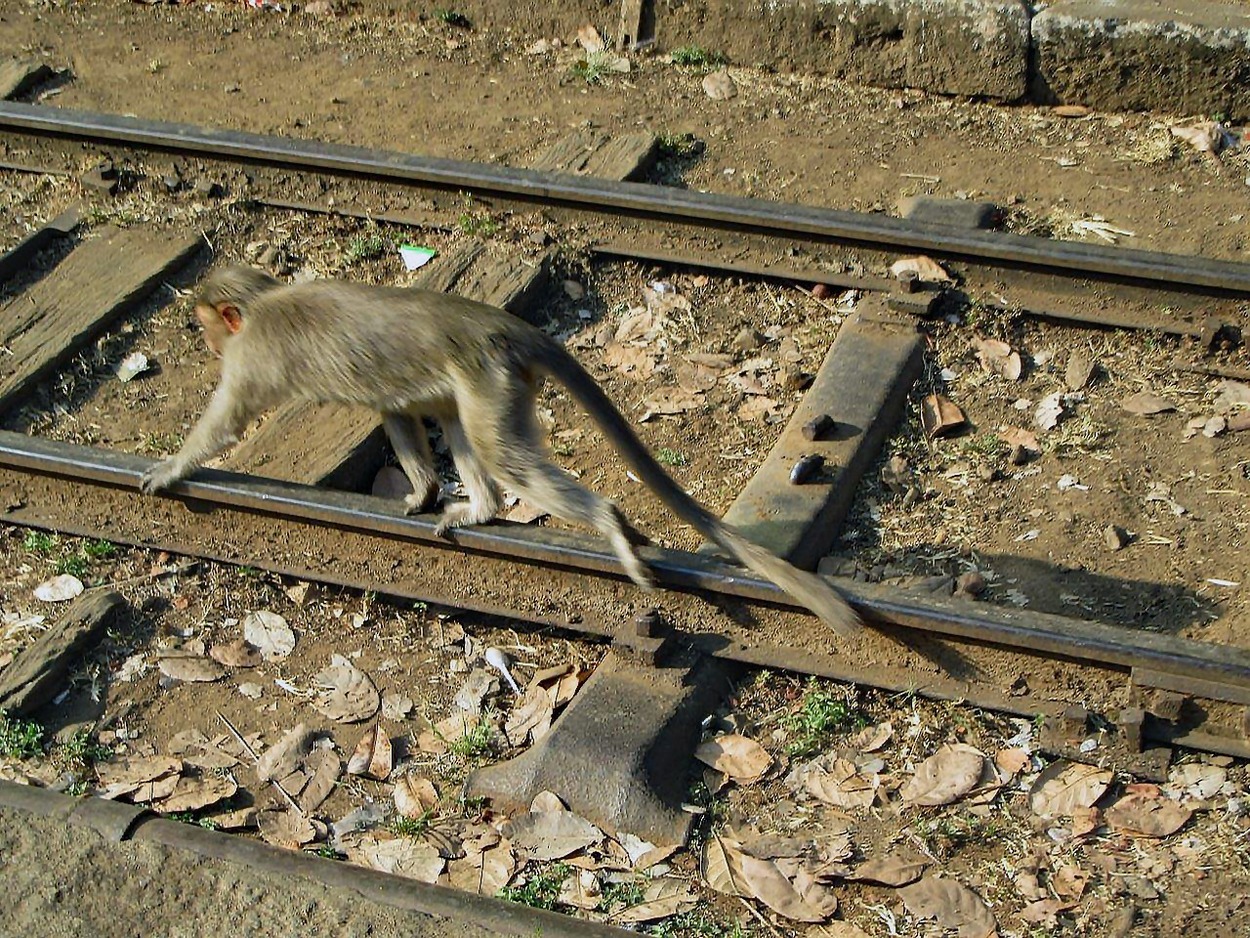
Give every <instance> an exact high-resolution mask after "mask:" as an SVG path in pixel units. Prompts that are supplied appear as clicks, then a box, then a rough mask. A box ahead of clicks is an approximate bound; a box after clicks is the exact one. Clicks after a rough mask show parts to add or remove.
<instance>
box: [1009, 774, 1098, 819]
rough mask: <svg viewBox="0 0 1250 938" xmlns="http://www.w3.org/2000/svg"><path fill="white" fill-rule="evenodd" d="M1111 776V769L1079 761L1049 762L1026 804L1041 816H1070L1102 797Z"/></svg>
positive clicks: (1039, 776) (1035, 783) (1030, 792)
mask: <svg viewBox="0 0 1250 938" xmlns="http://www.w3.org/2000/svg"><path fill="white" fill-rule="evenodd" d="M1111 779H1112V773H1111V770H1110V769H1100V768H1097V767H1095V766H1092V765H1085V764H1084V763H1082V762H1064V761H1062V760H1060V761H1058V762H1052V763H1051V764H1050V765H1048V766H1047V767H1046V768H1045V769H1043V770H1042V772H1041V774H1040V775H1038V776H1037V780H1036V781H1035V782H1034V783H1033V788H1032V789H1031V790H1030V791H1029V804H1030V805H1031V806H1032V808H1033V813H1035V814H1037V815H1039V816H1040V817H1044V818H1050V817H1070V816H1071V815H1072V814H1073V812H1075V811H1077V810H1079V809H1083V808H1089V807H1091V806H1092V805H1093V804H1094V802H1095V801H1097V800H1098V799H1099V798H1101V797H1102V795H1103V792H1105V791H1106V790H1107V786H1108V785H1110V784H1111Z"/></svg>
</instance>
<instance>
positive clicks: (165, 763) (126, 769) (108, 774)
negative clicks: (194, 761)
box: [95, 756, 182, 799]
mask: <svg viewBox="0 0 1250 938" xmlns="http://www.w3.org/2000/svg"><path fill="white" fill-rule="evenodd" d="M95 771H96V777H97V778H98V779H99V780H100V791H98V792H97V795H98V796H99V797H101V798H108V799H112V798H118V797H120V796H122V795H127V794H130V793H131V792H133V791H134V790H135V789H137V788H139V786H141V785H145V784H150V783H152V782H155V781H157V780H158V779H163V778H169V777H173V778H174V779H175V780H176V779H177V777H178V775H179V774H180V773H181V772H182V760H181V759H176V758H174V757H172V756H134V757H132V758H129V759H116V760H111V761H108V762H97V763H96V766H95Z"/></svg>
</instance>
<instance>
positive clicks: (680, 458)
mask: <svg viewBox="0 0 1250 938" xmlns="http://www.w3.org/2000/svg"><path fill="white" fill-rule="evenodd" d="M655 458H656V461H657V462H659V463H660V464H661V465H664V466H685V465H687V464H688V463H689V462H690V460H688V459H687V458H686V457H685V455H684V454H682V453H679V452H677V450H674V449H669V448H668V447H667V446H661V447H660V448H659V450H657V451H656V454H655Z"/></svg>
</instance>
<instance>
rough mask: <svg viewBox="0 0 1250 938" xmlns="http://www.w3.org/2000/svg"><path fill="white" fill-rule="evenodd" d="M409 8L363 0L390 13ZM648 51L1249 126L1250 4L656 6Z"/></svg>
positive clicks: (483, 0)
mask: <svg viewBox="0 0 1250 938" xmlns="http://www.w3.org/2000/svg"><path fill="white" fill-rule="evenodd" d="M400 2H403V0H364V4H363V5H364V6H366V7H370V6H386V5H390V6H392V7H393V6H394V5H395V4H396V3H400ZM650 3H651V10H652V11H653V18H654V22H655V31H656V36H655V39H656V46H657V48H658V49H659V50H661V51H665V50H669V49H673V48H676V47H678V46H682V45H686V44H690V43H693V44H697V45H701V46H703V47H705V48H707V49H711V50H716V51H719V52H722V53H724V54H726V55H728V56H729V58H730V61H731V62H734V63H737V64H742V65H763V66H767V67H771V68H777V69H804V70H811V71H816V72H821V73H825V74H831V75H834V76H837V77H839V78H844V79H846V80H848V81H851V82H855V83H860V84H867V85H875V86H880V87H890V88H895V87H911V88H920V89H924V90H926V91H932V92H936V93H939V94H952V95H960V96H969V97H983V98H989V99H993V100H1001V101H1034V102H1036V103H1042V104H1061V103H1062V104H1085V105H1089V106H1091V107H1095V108H1099V109H1103V110H1155V111H1163V112H1170V113H1173V114H1182V115H1191V114H1197V115H1205V116H1209V117H1219V118H1222V119H1225V120H1231V121H1245V120H1250V0H1225V2H1218V0H1058V2H1056V3H1053V4H1049V5H1048V4H1046V3H1044V2H1040V0H1031V2H1030V0H650ZM455 7H456V9H457V10H458V11H460V12H463V13H465V14H466V15H468V16H469V18H470V19H471V20H472V21H473V22H474V23H475V24H476V25H480V26H486V27H489V28H494V29H508V30H512V31H514V32H517V33H518V34H519V35H521V36H529V37H534V36H562V37H571V36H572V35H573V34H574V33H575V31H576V30H577V28H578V27H579V26H581V25H582V24H584V23H587V22H590V23H594V24H595V26H596V27H597V28H598V29H599V30H600V32H601V33H603V34H604V35H605V36H611V35H613V34H614V33H615V32H616V31H617V29H618V26H619V23H620V10H621V2H620V0H564V2H559V3H550V2H547V3H543V2H540V0H458V2H457V3H456V4H455Z"/></svg>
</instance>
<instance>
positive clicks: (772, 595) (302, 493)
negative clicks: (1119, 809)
mask: <svg viewBox="0 0 1250 938" xmlns="http://www.w3.org/2000/svg"><path fill="white" fill-rule="evenodd" d="M152 464H153V463H152V461H151V460H149V459H146V458H144V457H141V456H134V455H131V454H126V453H119V452H114V451H111V450H105V449H100V448H94V447H86V446H79V445H76V444H71V443H63V442H58V441H51V440H45V439H40V438H37V437H28V436H25V435H23V434H19V433H14V432H11V431H0V467H3V468H7V469H14V470H19V471H22V472H26V473H31V474H37V475H47V476H56V477H61V478H66V479H72V480H74V481H76V482H81V483H90V484H93V485H103V486H109V487H114V488H122V489H130V490H137V488H138V482H139V478H140V476H141V474H142V473H143V472H144V471H145V470H146V469H147V468H148V467H149V466H151V465H152ZM173 494H174V495H176V496H177V497H179V498H183V499H186V500H190V501H192V502H199V503H203V504H207V505H220V506H223V507H229V508H233V509H239V510H243V511H246V512H251V513H258V514H265V515H270V516H276V517H280V518H286V519H293V520H295V521H299V522H302V523H309V524H317V525H328V526H332V527H335V528H339V529H342V530H350V531H353V532H357V533H362V534H366V535H375V536H379V537H388V538H397V539H402V540H408V541H413V542H421V543H422V544H423V545H426V546H436V547H442V548H444V549H447V550H449V551H457V550H459V551H465V550H468V551H473V552H476V553H482V554H489V555H491V556H494V557H498V558H504V559H506V560H509V561H518V562H520V561H527V562H531V563H541V564H544V565H558V566H560V567H564V568H568V569H573V570H577V571H580V572H583V573H589V574H592V575H594V576H599V577H602V576H609V577H614V578H622V579H623V574H622V572H621V570H620V566H619V564H618V562H617V560H616V557H615V556H614V555H613V554H612V553H611V552H610V551H609V550H607V549H605V546H604V544H603V542H602V541H601V540H600V539H598V538H594V537H590V536H583V535H578V534H575V533H570V532H565V531H557V530H551V529H533V528H529V527H525V526H520V525H502V524H497V525H480V526H475V527H469V528H462V529H459V530H457V531H456V532H455V533H454V536H453V538H452V539H448V538H444V537H439V536H438V535H437V534H435V525H434V522H433V520H431V518H430V517H428V516H426V517H410V516H407V515H404V514H403V512H402V506H399V505H397V504H393V503H392V502H390V501H388V500H385V499H380V498H376V497H373V496H369V495H360V494H356V493H352V492H338V491H328V490H324V489H317V488H313V487H311V486H306V485H300V484H297V483H291V482H280V481H276V480H268V479H259V478H255V477H252V476H246V475H241V474H238V473H231V472H224V471H219V470H202V471H201V472H200V473H199V474H197V475H196V476H195V477H194V478H193V479H190V480H187V481H185V482H182V483H179V484H178V485H177V486H176V487H175V488H174V490H173ZM644 557H645V559H646V560H647V562H648V563H649V564H651V565H652V568H653V570H654V572H655V573H656V576H657V579H659V580H660V581H661V582H663V583H665V584H668V585H670V586H674V587H677V588H678V589H682V590H699V591H705V592H712V593H716V594H720V595H724V596H736V597H741V598H743V599H747V600H751V601H757V602H764V603H767V604H771V605H775V606H781V607H794V603H793V602H792V601H791V600H790V599H789V597H787V596H786V595H785V594H784V593H782V592H781V591H780V590H779V589H778V588H777V587H776V586H774V585H773V584H772V583H769V582H767V581H765V580H761V579H759V578H757V577H755V576H754V575H752V574H750V573H748V572H746V571H743V570H741V569H740V568H737V567H733V566H730V565H728V564H725V563H722V562H720V561H718V560H716V559H715V558H710V557H706V556H704V555H701V554H695V553H691V552H687V551H676V550H662V549H658V548H647V549H644ZM839 588H840V589H841V590H842V591H843V592H844V593H845V594H846V595H847V596H848V598H849V600H850V601H851V602H852V603H853V604H854V605H855V606H856V608H857V609H859V611H860V612H861V613H863V614H864V615H865V616H866V617H868V618H869V619H871V620H873V621H876V622H878V623H884V624H888V625H894V626H902V627H904V628H908V629H914V630H917V631H921V632H927V633H930V634H933V635H935V636H942V637H949V638H955V639H961V640H968V641H972V642H975V643H979V644H986V645H995V646H1000V647H1004V648H1008V649H1011V650H1019V651H1023V652H1030V653H1034V654H1042V655H1044V656H1048V657H1060V658H1064V659H1068V660H1073V661H1086V662H1091V663H1096V664H1098V665H1100V666H1102V667H1111V668H1113V669H1116V670H1119V671H1131V670H1133V669H1142V668H1145V669H1152V670H1155V671H1159V672H1162V673H1166V674H1170V675H1175V676H1177V677H1178V678H1180V679H1198V680H1204V681H1211V682H1216V683H1219V684H1221V685H1225V686H1232V687H1238V688H1250V652H1248V651H1246V650H1243V649H1239V648H1229V647H1225V646H1219V645H1213V644H1210V643H1206V642H1199V641H1193V640H1190V639H1184V638H1179V637H1175V636H1169V635H1162V634H1158V633H1146V632H1139V631H1132V630H1129V629H1125V628H1120V627H1117V626H1112V625H1108V624H1105V623H1098V622H1089V621H1085V620H1076V619H1068V618H1065V617H1061V616H1055V615H1049V614H1045V613H1037V612H1029V611H1026V610H1014V609H1004V608H1001V607H996V606H989V605H969V604H967V603H960V602H957V601H943V600H935V599H928V600H925V601H920V600H918V599H916V598H914V597H911V596H909V595H908V594H907V593H906V592H905V591H897V590H887V589H883V588H881V587H871V586H863V585H859V584H848V585H843V584H839Z"/></svg>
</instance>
